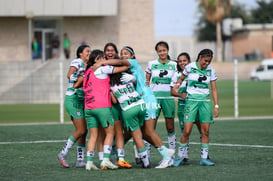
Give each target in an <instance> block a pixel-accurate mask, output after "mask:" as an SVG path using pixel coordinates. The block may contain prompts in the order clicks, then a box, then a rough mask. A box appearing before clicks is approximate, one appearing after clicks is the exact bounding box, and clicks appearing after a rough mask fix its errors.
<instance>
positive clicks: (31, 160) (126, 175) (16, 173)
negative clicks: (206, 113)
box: [0, 120, 273, 181]
mask: <svg viewBox="0 0 273 181" xmlns="http://www.w3.org/2000/svg"><path fill="white" fill-rule="evenodd" d="M272 130H273V120H234V121H216V122H215V123H214V124H212V125H211V131H210V136H211V139H210V142H211V145H210V153H209V154H210V157H211V159H212V160H213V161H215V163H216V166H214V167H202V166H199V159H200V145H199V134H198V133H197V131H196V128H195V127H194V128H193V132H192V135H191V138H190V143H191V144H190V155H189V156H190V163H191V164H190V165H189V166H181V167H177V168H175V167H172V168H167V169H159V170H158V169H154V168H152V169H142V168H140V167H139V166H137V165H136V164H135V163H134V154H133V150H132V147H133V146H132V143H131V142H129V143H128V144H126V147H125V151H126V159H127V160H129V161H130V163H132V164H133V168H132V169H119V170H114V171H112V170H106V171H105V170H99V171H86V170H85V169H77V168H74V167H72V168H67V169H66V168H63V167H62V166H61V165H60V163H59V162H58V161H57V158H56V156H57V154H58V152H59V151H60V150H61V149H62V147H63V145H64V141H65V140H66V139H67V137H68V136H69V135H70V134H71V133H72V132H73V131H74V128H73V125H71V124H63V125H60V124H57V125H24V126H0V152H1V154H0V160H1V162H0V175H1V180H96V181H100V180H157V181H158V180H170V181H176V180H217V181H219V180H229V181H230V180H233V181H234V180H240V181H241V180H250V181H251V180H272V178H273V172H272V169H273V164H272V163H273V156H272V151H273V144H272V137H273V132H272ZM157 132H158V133H159V135H160V136H161V138H162V139H163V141H166V140H167V137H166V129H165V125H164V123H161V122H159V123H158V125H157ZM176 132H177V140H179V137H180V136H181V133H180V130H179V128H178V125H177V123H176ZM58 140H59V141H58ZM27 141H49V142H48V143H26V142H27ZM54 141H55V142H54ZM7 142H9V143H7ZM14 142H19V143H17V144H15V143H14ZM215 144H219V145H215ZM230 144H233V145H230ZM165 145H166V144H165ZM251 145H252V146H251ZM253 145H264V147H262V146H261V147H254V146H253ZM265 146H268V147H265ZM68 160H69V162H70V164H71V165H74V164H75V161H76V149H75V147H74V148H73V149H72V150H71V152H70V154H69V155H68ZM151 161H152V164H153V166H155V165H157V164H158V162H159V161H160V156H159V154H158V153H157V151H156V150H155V149H154V148H153V149H152V152H151ZM95 163H96V165H97V166H98V165H99V161H98V159H97V154H96V157H95Z"/></svg>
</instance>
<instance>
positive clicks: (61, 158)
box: [58, 153, 69, 168]
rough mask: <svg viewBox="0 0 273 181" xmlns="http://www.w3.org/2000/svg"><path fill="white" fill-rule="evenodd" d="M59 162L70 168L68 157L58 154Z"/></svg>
mask: <svg viewBox="0 0 273 181" xmlns="http://www.w3.org/2000/svg"><path fill="white" fill-rule="evenodd" d="M58 160H59V161H60V162H61V164H62V166H64V167H65V168H69V164H68V162H67V160H66V156H64V155H63V154H62V153H59V154H58Z"/></svg>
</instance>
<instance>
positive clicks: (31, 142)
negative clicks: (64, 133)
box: [0, 140, 66, 145]
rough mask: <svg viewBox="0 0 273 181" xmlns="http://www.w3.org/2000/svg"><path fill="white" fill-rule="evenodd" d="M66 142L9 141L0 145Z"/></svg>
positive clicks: (56, 141)
mask: <svg viewBox="0 0 273 181" xmlns="http://www.w3.org/2000/svg"><path fill="white" fill-rule="evenodd" d="M65 141H66V140H43V141H10V142H0V145H13V144H33V143H34V144H35V143H60V142H65Z"/></svg>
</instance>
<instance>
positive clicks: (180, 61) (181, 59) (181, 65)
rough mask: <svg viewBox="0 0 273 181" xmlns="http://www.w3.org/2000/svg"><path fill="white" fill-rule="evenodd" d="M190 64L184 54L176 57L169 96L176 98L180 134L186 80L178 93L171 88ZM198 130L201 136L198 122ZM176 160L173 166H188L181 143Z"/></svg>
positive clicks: (182, 123) (182, 130) (182, 122)
mask: <svg viewBox="0 0 273 181" xmlns="http://www.w3.org/2000/svg"><path fill="white" fill-rule="evenodd" d="M190 62H191V59H190V56H189V54H188V53H186V52H182V53H180V54H179V55H178V57H177V71H176V72H175V74H174V76H173V77H172V83H171V95H173V96H176V97H178V103H177V117H178V120H179V125H180V128H181V133H182V134H183V132H184V107H185V99H186V96H187V93H186V89H187V78H185V79H184V81H183V82H182V84H181V86H180V88H179V90H178V92H176V91H174V89H173V86H174V85H175V84H176V82H177V80H178V79H179V78H180V77H181V75H182V73H183V70H184V69H185V67H186V65H188V64H189V63H190ZM195 123H196V125H197V128H198V131H199V133H200V135H201V127H200V122H199V121H196V122H195ZM187 147H188V148H187V149H189V144H188V145H187ZM177 155H178V158H176V159H175V160H174V164H173V165H174V166H179V165H188V164H189V163H188V155H184V158H183V157H182V147H181V143H179V147H178V154H177Z"/></svg>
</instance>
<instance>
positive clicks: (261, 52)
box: [232, 24, 273, 60]
mask: <svg viewBox="0 0 273 181" xmlns="http://www.w3.org/2000/svg"><path fill="white" fill-rule="evenodd" d="M272 42H273V24H247V25H244V26H243V27H241V28H236V29H234V30H233V34H232V55H233V57H234V58H238V59H243V60H252V59H261V58H271V57H272V52H273V43H272Z"/></svg>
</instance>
